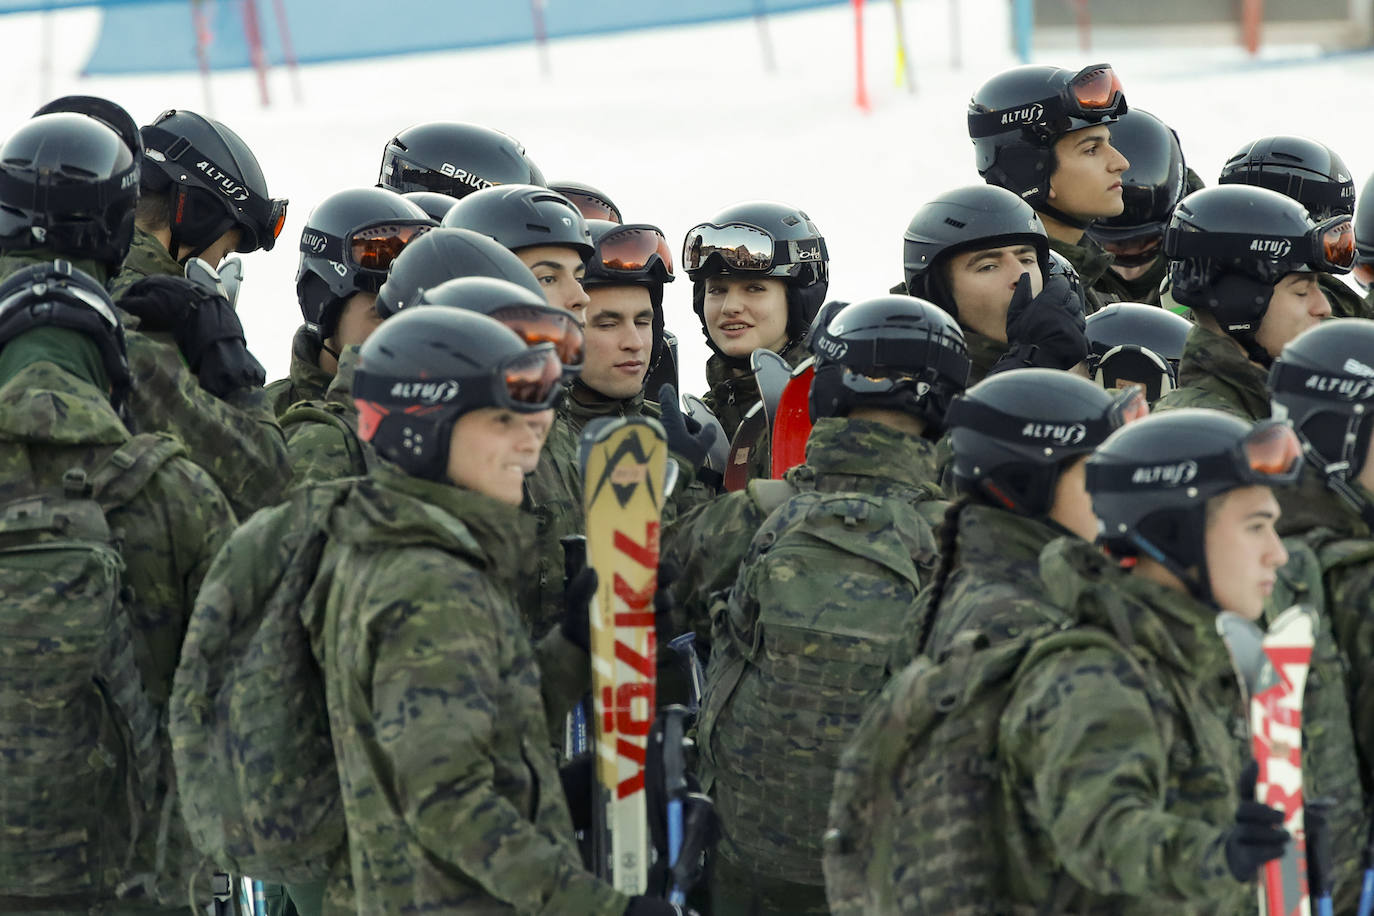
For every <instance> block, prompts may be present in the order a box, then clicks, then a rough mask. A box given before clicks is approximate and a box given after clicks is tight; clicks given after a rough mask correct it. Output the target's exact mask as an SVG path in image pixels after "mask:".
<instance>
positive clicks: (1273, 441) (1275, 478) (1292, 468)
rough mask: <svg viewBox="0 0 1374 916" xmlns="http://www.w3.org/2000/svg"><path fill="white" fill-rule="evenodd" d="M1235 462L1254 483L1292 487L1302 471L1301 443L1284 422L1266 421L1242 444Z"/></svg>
mask: <svg viewBox="0 0 1374 916" xmlns="http://www.w3.org/2000/svg"><path fill="white" fill-rule="evenodd" d="M1237 451H1238V453H1239V454H1238V455H1236V456H1235V457H1236V459H1237V461H1238V463H1239V464H1240V466H1241V469H1242V470H1243V471H1247V472H1248V473H1249V475H1250V478H1251V479H1252V480H1255V481H1256V482H1257V483H1292V482H1293V481H1295V480H1297V479H1298V474H1299V472H1300V471H1301V470H1302V443H1301V442H1299V441H1298V436H1297V434H1296V433H1295V432H1293V427H1292V426H1290V425H1289V424H1288V423H1287V422H1285V421H1283V420H1266V421H1264V422H1261V423H1257V424H1255V428H1254V429H1253V430H1252V431H1251V432H1250V434H1249V435H1247V436H1246V437H1245V438H1244V439H1243V440H1241V443H1240V446H1239V448H1238V450H1237Z"/></svg>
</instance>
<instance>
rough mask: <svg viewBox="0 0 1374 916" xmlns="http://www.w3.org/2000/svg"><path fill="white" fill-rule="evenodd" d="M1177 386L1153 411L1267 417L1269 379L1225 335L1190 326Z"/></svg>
mask: <svg viewBox="0 0 1374 916" xmlns="http://www.w3.org/2000/svg"><path fill="white" fill-rule="evenodd" d="M1178 384H1179V387H1178V388H1176V389H1174V390H1173V391H1171V392H1169V393H1168V394H1166V395H1165V396H1164V397H1162V398H1160V399H1159V400H1158V401H1157V402H1156V403H1155V405H1154V408H1153V409H1154V410H1156V411H1160V410H1171V409H1173V408H1175V407H1210V408H1212V409H1214V410H1224V411H1226V412H1227V413H1229V414H1233V415H1235V416H1237V417H1241V418H1243V419H1246V420H1250V421H1254V420H1262V419H1264V418H1266V417H1268V416H1269V376H1268V374H1267V373H1266V372H1265V371H1264V369H1263V367H1261V366H1259V365H1258V364H1256V363H1254V362H1251V361H1250V359H1249V357H1247V356H1246V355H1245V352H1244V351H1243V350H1241V348H1240V347H1239V346H1238V345H1237V344H1236V342H1235V341H1234V340H1232V339H1231V338H1230V337H1227V336H1226V335H1225V334H1220V333H1218V332H1216V331H1212V330H1209V329H1208V328H1204V327H1203V326H1202V325H1193V327H1192V330H1190V331H1189V332H1188V338H1187V340H1186V341H1184V344H1183V358H1182V359H1180V360H1179V363H1178Z"/></svg>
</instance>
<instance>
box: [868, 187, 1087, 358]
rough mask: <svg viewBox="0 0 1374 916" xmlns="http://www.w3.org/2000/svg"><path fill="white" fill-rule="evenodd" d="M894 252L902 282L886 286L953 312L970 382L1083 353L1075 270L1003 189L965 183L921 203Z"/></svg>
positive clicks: (1021, 204) (1032, 214)
mask: <svg viewBox="0 0 1374 916" xmlns="http://www.w3.org/2000/svg"><path fill="white" fill-rule="evenodd" d="M903 256H904V258H903V259H904V261H905V268H906V285H905V287H900V288H898V289H896V290H894V292H907V293H910V294H911V295H913V296H917V297H919V298H922V299H926V300H929V301H930V302H934V303H935V304H936V305H938V306H940V307H941V308H943V309H944V310H945V311H947V312H949V313H950V315H952V316H954V320H955V321H957V322H959V327H960V328H961V329H963V332H964V339H965V340H966V341H967V342H968V347H969V358H970V359H972V360H973V371H972V374H971V375H970V377H969V378H970V382H971V383H975V384H976V383H977V382H981V381H982V380H983V379H984V377H986V376H987V375H988V374H990V373H992V372H994V371H998V372H1000V371H1004V370H1006V369H1019V368H1025V367H1027V366H1032V365H1034V366H1040V367H1042V368H1046V369H1072V368H1074V367H1075V366H1077V365H1078V364H1079V363H1081V362H1082V361H1083V360H1084V358H1085V357H1087V355H1088V345H1087V341H1086V340H1085V339H1084V337H1083V311H1084V303H1083V299H1082V289H1081V287H1080V286H1079V285H1078V282H1077V277H1076V276H1074V275H1073V270H1072V268H1068V267H1066V266H1065V265H1063V264H1062V263H1060V262H1059V261H1057V260H1055V259H1054V258H1053V257H1052V256H1051V254H1050V243H1049V240H1048V238H1047V236H1046V235H1045V227H1044V224H1043V223H1041V222H1040V217H1039V216H1037V215H1036V213H1035V211H1034V210H1032V209H1031V208H1030V205H1029V204H1027V203H1025V202H1023V201H1022V200H1021V199H1020V198H1018V197H1017V196H1016V195H1015V194H1013V193H1011V192H1010V191H1007V190H1004V189H1002V188H998V187H992V186H989V185H970V186H969V187H965V188H958V189H956V190H953V191H949V192H946V193H945V194H942V195H940V196H939V197H937V198H936V199H935V200H932V201H930V202H929V203H927V204H925V205H924V206H922V207H921V209H919V210H917V211H916V215H915V216H913V217H912V218H911V222H910V224H909V225H908V226H907V228H906V233H905V234H904V235H903ZM1023 278H1024V283H1023V282H1022V281H1023ZM994 367H996V368H995V369H994Z"/></svg>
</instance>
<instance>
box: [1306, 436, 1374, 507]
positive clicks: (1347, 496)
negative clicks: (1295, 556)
mask: <svg viewBox="0 0 1374 916" xmlns="http://www.w3.org/2000/svg"><path fill="white" fill-rule="evenodd" d="M1302 456H1303V458H1304V459H1305V460H1306V461H1307V463H1308V464H1310V465H1311V466H1312V467H1314V468H1316V469H1317V470H1318V471H1320V472H1321V475H1322V477H1323V478H1324V479H1325V480H1326V488H1327V489H1328V490H1330V491H1331V492H1332V493H1335V494H1336V496H1337V497H1338V498H1339V499H1340V500H1341V502H1343V503H1345V504H1346V506H1347V507H1349V508H1350V509H1351V511H1353V512H1355V513H1356V514H1357V515H1359V517H1360V519H1361V520H1362V521H1363V522H1364V523H1365V524H1366V525H1368V526H1369V527H1370V528H1374V503H1370V501H1369V499H1368V498H1366V497H1365V496H1364V495H1363V494H1362V493H1360V491H1359V490H1357V489H1355V488H1354V487H1353V486H1351V485H1350V481H1349V480H1347V479H1346V477H1345V475H1346V474H1348V473H1349V472H1350V464H1349V462H1346V461H1336V462H1328V461H1327V460H1326V459H1325V458H1323V457H1322V456H1321V455H1319V454H1317V450H1316V449H1314V448H1313V447H1312V446H1311V444H1309V443H1308V442H1307V440H1306V439H1304V440H1303V443H1302Z"/></svg>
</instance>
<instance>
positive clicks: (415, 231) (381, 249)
mask: <svg viewBox="0 0 1374 916" xmlns="http://www.w3.org/2000/svg"><path fill="white" fill-rule="evenodd" d="M430 228H432V227H430V226H425V225H413V224H412V225H386V226H368V227H367V228H366V229H359V230H358V231H357V232H354V233H353V235H352V236H350V237H349V240H348V251H349V256H350V257H351V258H352V259H353V263H354V264H357V265H358V266H359V267H361V268H363V269H365V270H387V269H389V268H390V267H391V262H392V261H394V260H396V257H397V255H399V254H400V253H401V251H402V250H403V249H404V248H405V247H406V246H407V245H409V244H410V243H411V241H412V240H414V239H415V238H417V237H418V236H420V235H423V234H424V233H426V232H428V231H429V230H430Z"/></svg>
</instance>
